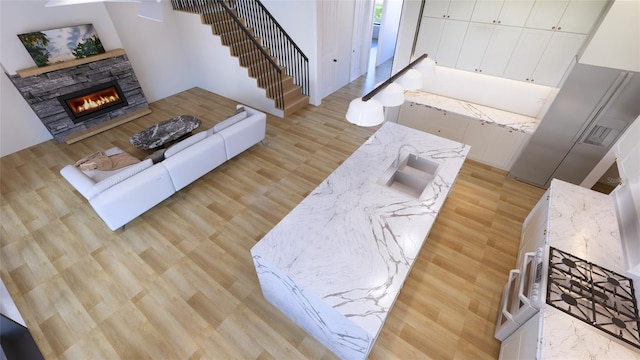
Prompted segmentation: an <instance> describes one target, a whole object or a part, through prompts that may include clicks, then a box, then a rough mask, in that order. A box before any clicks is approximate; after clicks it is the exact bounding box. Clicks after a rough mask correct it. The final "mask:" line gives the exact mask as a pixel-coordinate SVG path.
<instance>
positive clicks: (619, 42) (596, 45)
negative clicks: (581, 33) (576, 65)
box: [578, 0, 640, 72]
mask: <svg viewBox="0 0 640 360" xmlns="http://www.w3.org/2000/svg"><path fill="white" fill-rule="evenodd" d="M639 24H640V1H638V0H616V1H615V2H614V3H613V5H611V8H610V9H609V12H608V13H607V15H606V17H605V18H604V20H603V21H602V24H600V27H598V30H597V31H596V33H595V34H594V36H593V37H592V39H591V41H590V42H589V44H588V45H587V47H586V49H585V51H584V52H583V54H582V56H581V57H580V60H578V62H580V63H583V64H589V65H598V66H604V67H609V68H613V69H621V70H628V71H636V72H640V25H639Z"/></svg>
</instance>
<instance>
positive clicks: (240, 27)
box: [171, 0, 309, 109]
mask: <svg viewBox="0 0 640 360" xmlns="http://www.w3.org/2000/svg"><path fill="white" fill-rule="evenodd" d="M171 5H172V7H173V9H174V10H180V11H189V12H193V13H198V14H201V15H202V16H203V17H208V18H216V17H218V16H220V14H221V13H223V14H224V15H225V16H226V18H224V20H232V22H233V23H234V24H235V25H236V26H235V27H233V28H229V27H228V25H225V24H226V23H225V22H224V21H221V22H219V23H217V24H212V26H217V27H222V28H225V29H226V30H229V31H227V32H225V33H224V34H222V35H221V36H226V37H231V38H232V39H235V40H243V45H237V46H245V45H244V44H245V43H246V42H244V40H247V41H248V43H249V44H251V46H252V49H253V50H251V51H249V50H248V49H243V50H246V51H244V52H243V54H244V55H241V56H244V57H249V58H253V57H254V56H255V53H256V52H257V54H260V55H259V56H260V59H259V60H258V66H256V67H257V70H258V71H257V72H260V73H261V74H262V76H261V78H259V79H258V81H259V83H260V84H261V86H262V87H265V88H267V89H268V91H269V92H270V94H271V95H272V96H273V97H274V98H275V101H276V107H277V108H281V109H283V108H284V93H283V88H282V70H281V66H282V67H284V69H285V71H286V72H287V73H288V74H289V75H291V76H292V77H293V78H294V83H295V84H296V85H298V86H300V88H301V92H302V93H303V94H305V95H309V60H308V58H307V57H306V56H305V55H304V53H302V51H301V50H300V48H299V47H298V46H297V45H296V44H295V42H293V40H292V39H291V37H290V36H289V35H288V34H287V33H286V32H285V31H284V29H282V27H281V26H280V24H278V22H277V21H276V20H275V19H274V18H273V16H272V15H271V13H269V11H268V10H267V9H266V8H265V7H264V6H263V5H262V4H261V3H260V2H259V1H257V0H171ZM236 12H237V15H236ZM241 18H242V19H243V20H244V21H245V22H246V25H245V24H243V21H242V20H241ZM219 19H222V18H219ZM249 28H250V29H251V30H252V31H253V33H252V32H251V31H250V30H249ZM238 31H241V34H243V35H244V37H242V38H239V37H238V36H239V35H238V34H237V33H238ZM256 38H259V39H260V40H261V42H260V41H258V40H257V39H256ZM265 48H266V49H268V50H265ZM274 58H275V59H278V61H276V60H274ZM254 60H255V59H254ZM262 62H266V63H267V64H269V66H270V68H271V69H270V71H269V70H267V69H264V68H263V66H261V65H260V63H262ZM253 63H256V62H255V61H254V62H253ZM278 63H279V64H278ZM273 74H277V77H278V79H277V80H278V81H277V82H276V81H275V80H276V79H274V78H273ZM265 77H266V79H265Z"/></svg>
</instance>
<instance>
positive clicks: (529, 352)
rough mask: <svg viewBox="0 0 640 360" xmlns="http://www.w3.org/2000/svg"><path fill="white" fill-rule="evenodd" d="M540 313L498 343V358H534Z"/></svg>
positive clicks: (506, 359)
mask: <svg viewBox="0 0 640 360" xmlns="http://www.w3.org/2000/svg"><path fill="white" fill-rule="evenodd" d="M540 316H541V315H540V313H539V312H538V313H536V314H535V315H533V317H532V318H531V319H529V320H527V322H525V323H524V324H522V325H520V327H519V328H518V329H517V330H516V331H514V332H513V334H511V335H509V337H507V338H506V339H505V340H504V341H503V342H502V345H500V356H499V359H500V360H513V359H518V360H535V359H536V354H537V352H538V351H537V350H538V329H539V328H540Z"/></svg>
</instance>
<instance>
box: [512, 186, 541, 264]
mask: <svg viewBox="0 0 640 360" xmlns="http://www.w3.org/2000/svg"><path fill="white" fill-rule="evenodd" d="M548 223H549V190H547V192H546V193H545V194H544V195H542V197H541V198H540V200H538V203H537V204H536V206H534V207H533V209H532V210H531V212H530V213H529V215H527V218H526V219H525V220H524V222H523V223H522V235H521V237H520V247H519V251H518V260H517V262H516V264H521V263H522V261H524V254H525V253H528V252H534V251H536V249H537V248H539V247H541V246H544V245H546V244H547V243H546V239H547V227H548V226H547V225H548Z"/></svg>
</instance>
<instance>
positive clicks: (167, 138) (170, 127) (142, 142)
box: [129, 115, 202, 150]
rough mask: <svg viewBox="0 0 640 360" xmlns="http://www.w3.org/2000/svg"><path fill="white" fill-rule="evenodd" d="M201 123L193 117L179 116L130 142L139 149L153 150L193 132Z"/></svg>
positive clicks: (146, 131) (149, 129) (137, 135)
mask: <svg viewBox="0 0 640 360" xmlns="http://www.w3.org/2000/svg"><path fill="white" fill-rule="evenodd" d="M201 123H202V121H200V120H199V119H196V118H195V117H193V116H191V115H178V116H176V117H173V118H171V119H169V120H166V121H163V122H161V123H158V124H155V125H153V126H151V127H149V128H146V129H144V130H142V131H140V132H138V133H135V134H133V135H132V136H131V137H130V138H129V142H130V143H131V145H133V146H135V147H137V148H140V149H144V150H152V149H155V148H157V147H160V146H162V145H164V144H166V143H169V142H171V141H174V140H177V139H179V138H180V137H182V136H184V135H186V134H188V133H190V132H192V131H193V130H195V129H197V128H198V127H199V126H200V124H201Z"/></svg>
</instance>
